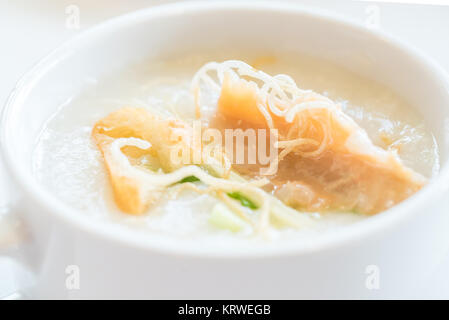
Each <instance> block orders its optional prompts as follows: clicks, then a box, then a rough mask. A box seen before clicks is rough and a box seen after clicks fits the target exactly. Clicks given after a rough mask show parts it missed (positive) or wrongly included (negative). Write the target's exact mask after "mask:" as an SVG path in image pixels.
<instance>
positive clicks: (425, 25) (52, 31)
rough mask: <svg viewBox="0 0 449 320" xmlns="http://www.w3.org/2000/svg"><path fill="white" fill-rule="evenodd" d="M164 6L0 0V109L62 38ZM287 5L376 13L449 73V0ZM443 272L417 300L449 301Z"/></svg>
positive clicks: (2, 266)
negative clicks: (76, 16) (75, 13)
mask: <svg viewBox="0 0 449 320" xmlns="http://www.w3.org/2000/svg"><path fill="white" fill-rule="evenodd" d="M209 1H211V0H209ZM254 1H257V0H254ZM167 2H174V1H172V0H128V1H126V0H114V1H110V0H95V1H92V0H32V1H31V0H0V46H1V47H0V48H1V55H0V57H1V59H0V105H1V106H3V105H4V102H5V100H6V98H7V96H8V94H9V92H10V91H11V90H12V89H13V87H14V84H15V83H16V81H17V80H18V79H19V78H20V76H21V75H23V74H24V73H25V72H26V71H27V70H28V69H29V68H30V67H31V66H33V64H35V63H36V61H38V60H39V59H40V58H42V57H43V56H45V55H46V54H47V53H48V52H49V51H51V50H52V49H54V48H55V47H57V46H58V45H59V44H61V43H62V42H64V41H65V40H67V39H69V38H70V37H72V36H74V35H76V34H77V33H79V32H81V31H83V30H84V29H87V28H89V27H90V26H92V25H94V24H96V23H99V22H101V21H103V20H105V19H108V18H111V17H114V16H117V15H120V14H123V13H126V12H130V11H134V10H137V9H139V8H144V7H148V6H151V5H156V4H160V3H167ZM289 2H296V3H298V4H299V5H303V6H308V7H312V8H317V9H319V10H325V11H330V12H334V13H336V14H338V15H341V16H345V17H346V18H349V19H351V20H353V21H356V22H359V23H362V24H368V23H370V22H372V21H373V20H372V19H373V14H374V15H377V14H378V16H377V17H378V19H375V20H378V22H379V28H381V29H382V30H384V31H386V32H388V33H391V34H393V35H395V36H397V37H399V38H401V39H402V40H404V41H406V42H408V43H410V44H412V45H413V46H415V47H417V48H419V49H420V50H421V51H424V52H425V53H427V54H428V55H429V56H431V57H433V58H434V59H435V60H436V61H437V62H438V63H440V64H441V65H442V66H443V67H444V68H445V69H446V70H449V40H448V39H449V37H448V35H449V1H445V0H438V1H430V2H433V3H447V4H448V5H422V4H391V3H384V2H366V1H349V0H303V1H301V0H296V1H293V0H291V1H289ZM399 2H404V1H399ZM405 2H407V1H405ZM409 2H417V1H409ZM418 2H419V1H418ZM420 2H425V1H420ZM70 5H76V6H77V7H78V8H79V13H80V20H79V22H80V25H79V27H80V28H79V29H73V28H69V27H67V19H68V18H69V16H68V13H67V12H66V10H67V8H68V6H70ZM69 8H70V7H69ZM69 11H70V9H69ZM448 107H449V106H448ZM0 169H2V168H0ZM7 191H8V184H7V182H6V181H5V179H4V176H3V173H2V172H1V170H0V194H2V196H0V205H1V204H2V203H4V201H5V199H2V197H3V198H4V196H5V195H7ZM448 214H449V213H448ZM0 222H1V220H0ZM448 232H449V230H448ZM410 249H411V250H412V248H410ZM4 262H5V260H4V259H3V260H2V258H1V257H0V297H2V296H5V295H7V294H8V293H9V292H11V291H13V290H14V287H15V285H14V281H13V279H12V272H13V271H12V265H11V264H9V263H4ZM447 271H449V254H448V256H447V257H446V259H445V261H442V264H441V266H440V268H439V269H438V270H435V274H434V275H433V276H432V278H431V279H429V284H428V287H427V288H426V289H425V290H424V291H421V292H417V293H416V297H417V298H446V299H449V274H447ZM410 281H413V279H410Z"/></svg>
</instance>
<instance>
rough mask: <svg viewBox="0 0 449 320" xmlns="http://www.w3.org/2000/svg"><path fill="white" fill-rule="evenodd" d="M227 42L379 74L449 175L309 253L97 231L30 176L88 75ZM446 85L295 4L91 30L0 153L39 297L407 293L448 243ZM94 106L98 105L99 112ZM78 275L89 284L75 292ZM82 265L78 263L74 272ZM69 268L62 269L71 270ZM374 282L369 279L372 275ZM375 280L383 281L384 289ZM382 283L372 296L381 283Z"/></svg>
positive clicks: (410, 59) (204, 9) (24, 109)
mask: <svg viewBox="0 0 449 320" xmlns="http://www.w3.org/2000/svg"><path fill="white" fill-rule="evenodd" d="M220 46H222V47H227V46H232V47H235V48H242V49H243V48H245V49H254V50H261V52H264V51H267V50H268V51H273V50H281V51H282V50H288V51H300V52H304V53H307V54H311V55H314V56H318V57H322V58H325V59H328V60H332V61H335V62H336V63H338V64H340V65H343V66H345V67H347V68H348V69H351V70H354V71H355V72H357V73H359V74H362V75H364V76H367V77H369V78H372V79H375V80H377V81H379V82H382V83H384V84H385V85H387V86H389V87H391V88H393V89H394V90H395V91H396V92H397V93H399V94H400V95H402V96H404V97H407V99H409V100H410V101H412V102H413V105H416V107H417V108H418V109H419V110H418V111H419V112H421V114H422V115H423V117H424V120H425V122H426V123H427V125H428V126H429V127H430V128H432V130H433V133H434V134H435V136H436V139H437V142H438V144H439V147H440V156H441V172H440V174H439V175H438V176H437V177H435V178H433V179H432V181H431V182H430V183H429V184H428V185H427V186H426V187H425V188H424V189H423V190H421V191H420V192H418V193H417V194H416V195H414V196H413V197H411V198H410V199H408V200H406V201H404V202H403V203H401V204H399V205H397V206H395V207H394V208H392V209H390V210H387V211H386V212H383V213H381V214H379V215H376V216H375V217H372V218H370V219H367V220H366V221H364V222H361V223H357V224H355V225H353V226H349V227H348V228H345V230H344V231H342V232H340V233H336V234H331V235H326V234H324V235H323V236H322V237H320V238H319V239H317V241H315V242H313V243H312V244H310V243H308V244H304V245H301V244H295V245H281V246H279V247H278V248H274V249H273V248H271V249H267V250H261V249H257V250H254V251H251V252H247V251H244V250H239V248H233V249H232V248H231V249H227V250H212V249H211V248H208V247H207V246H206V247H205V248H198V247H194V246H191V245H189V244H186V243H179V241H175V240H171V241H169V240H166V241H153V240H151V239H150V238H149V237H147V236H145V235H142V234H141V233H137V232H132V230H128V229H125V228H123V227H121V226H119V225H114V224H107V223H99V222H97V221H93V220H92V219H91V218H89V217H88V216H86V215H84V214H82V213H80V212H77V211H76V210H74V209H71V208H69V207H67V206H66V205H64V204H63V203H62V202H60V201H59V200H58V199H57V198H56V197H54V196H53V195H52V194H51V193H50V192H49V191H48V190H46V189H44V188H42V187H41V186H40V185H39V183H38V182H37V181H36V180H35V179H34V177H33V174H32V169H31V157H32V152H33V147H34V145H35V142H36V137H37V136H38V133H39V132H40V130H41V128H42V126H43V124H44V122H45V121H46V120H47V119H48V118H49V117H50V116H51V115H52V114H53V113H54V112H55V111H56V108H57V107H58V106H59V105H60V104H61V102H63V101H65V100H66V99H67V98H68V97H70V96H73V95H74V94H76V93H78V92H80V91H82V89H83V86H85V79H86V77H88V76H95V77H97V76H101V75H105V74H107V73H109V72H112V71H113V70H117V69H120V68H122V67H124V66H126V65H128V64H130V63H132V62H134V61H137V60H141V59H142V58H151V57H157V56H160V55H164V54H171V53H175V52H177V53H179V52H183V51H190V50H192V49H194V48H216V47H220ZM448 106H449V82H448V78H447V76H446V74H445V73H444V72H443V71H442V70H441V69H440V68H439V67H438V66H436V65H435V64H434V63H432V62H430V61H429V59H427V58H426V57H425V56H423V55H422V54H420V53H418V52H416V51H415V50H413V49H412V48H410V47H408V46H406V45H404V44H402V43H401V42H400V41H398V40H396V39H393V38H391V37H389V36H386V35H384V34H381V33H377V32H373V31H369V30H366V29H365V28H364V27H362V26H358V25H354V24H351V23H348V22H345V21H343V20H341V19H339V18H335V17H330V16H327V15H323V14H319V13H313V12H309V11H307V10H304V9H301V8H299V7H296V6H292V5H287V4H282V5H281V4H276V3H273V2H271V3H260V2H258V3H256V2H242V1H240V2H238V3H237V2H222V3H217V2H187V3H178V4H170V5H164V6H161V7H155V8H150V9H147V10H142V11H138V12H135V13H131V14H128V15H125V16H123V17H119V18H116V19H113V20H111V21H109V22H106V23H104V24H102V25H100V26H98V27H95V28H94V29H92V30H89V31H87V32H84V33H82V34H81V35H79V36H78V37H76V38H74V39H73V40H72V41H70V42H68V43H67V44H65V45H63V46H62V47H60V48H59V49H57V50H56V51H54V52H53V53H52V54H50V55H49V56H48V57H47V58H45V59H44V60H43V61H42V62H40V63H39V64H38V65H37V66H36V67H35V68H34V69H33V70H32V71H30V72H29V73H28V74H27V75H26V76H25V77H24V78H23V79H22V80H21V81H20V82H19V84H18V85H17V87H16V89H15V90H14V92H13V93H12V95H11V97H10V99H9V101H8V103H7V105H6V107H5V109H4V112H3V116H2V119H1V148H2V153H3V155H4V160H5V163H6V166H7V169H8V172H9V173H10V174H11V178H12V181H13V182H14V185H15V186H17V193H18V194H19V195H20V199H21V201H19V203H18V206H17V207H16V210H17V211H18V212H19V213H20V214H21V217H22V219H23V220H24V223H25V226H26V228H27V230H28V234H29V235H30V239H31V240H32V243H31V249H30V250H29V251H31V252H32V255H29V258H28V260H27V262H28V263H31V264H32V265H34V269H33V270H35V272H36V285H35V286H34V288H33V290H32V291H30V294H32V295H33V296H35V297H40V298H47V297H58V298H64V297H69V298H95V297H97V298H98V297H100V298H373V297H382V298H390V297H401V298H404V297H408V296H409V295H410V294H412V292H414V290H416V289H418V288H419V286H420V285H421V284H422V282H423V281H425V279H426V276H427V275H429V272H431V271H432V269H433V268H434V267H435V266H436V265H437V264H438V262H439V261H440V259H441V258H442V257H443V255H444V253H445V252H446V251H447V248H448V247H449V236H448V235H449V232H447V230H448V228H449V214H448V212H445V210H447V207H448V204H447V202H448V201H447V198H448V188H449V168H448V156H449V129H448V126H449V107H448ZM93 107H94V106H93ZM69 265H76V266H77V268H78V267H79V271H80V288H79V289H78V290H70V288H72V289H73V286H72V287H71V286H70V285H68V286H67V283H66V280H67V277H70V276H71V272H72V271H71V270H73V269H70V268H68V269H67V266H69ZM75 269H76V268H75ZM66 271H67V273H66ZM373 279H374V280H373ZM377 280H379V281H378V282H377ZM377 283H378V284H379V285H380V286H379V288H377V285H376V284H377Z"/></svg>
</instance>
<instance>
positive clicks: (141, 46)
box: [2, 4, 449, 184]
mask: <svg viewBox="0 0 449 320" xmlns="http://www.w3.org/2000/svg"><path fill="white" fill-rule="evenodd" d="M229 46H231V47H234V48H241V49H242V50H245V51H248V50H258V51H260V52H276V51H280V52H282V51H289V52H301V53H305V54H308V55H313V56H316V57H320V58H324V59H327V60H331V61H333V62H336V63H337V64H339V65H341V66H343V67H345V68H347V69H350V70H352V71H354V72H356V73H358V74H361V75H363V76H366V77H368V78H371V79H374V80H376V81H378V82H380V83H383V84H384V85H386V86H388V87H390V88H392V89H393V90H394V91H396V92H397V93H398V94H399V95H401V96H403V97H405V98H406V99H407V100H409V102H411V104H412V105H413V106H415V107H416V108H417V110H418V112H419V113H420V114H421V115H422V116H423V118H424V120H425V122H426V124H427V125H428V126H429V128H432V130H433V133H434V135H435V137H436V139H437V142H438V145H439V148H440V157H441V164H442V167H444V166H446V164H445V163H446V162H447V159H448V150H449V133H448V126H449V107H448V106H449V93H448V92H449V90H448V88H449V86H448V82H447V81H446V80H445V79H444V78H443V77H444V74H443V73H441V72H440V71H439V69H438V67H435V66H434V65H433V64H430V63H427V62H425V61H426V60H425V59H423V58H422V57H421V56H420V55H419V54H416V53H414V52H412V51H410V50H409V49H408V48H406V47H404V46H403V45H401V44H398V43H397V42H395V41H393V40H391V39H390V38H387V37H384V36H382V35H379V34H376V33H372V32H370V31H368V30H365V29H364V28H363V27H357V26H354V25H352V24H348V23H345V22H342V21H340V20H338V19H331V18H329V17H326V16H323V15H320V14H313V13H310V12H307V11H304V10H301V9H295V8H294V7H290V6H289V7H283V6H270V5H258V6H257V5H237V4H234V5H225V4H221V5H219V4H216V5H205V4H204V5H202V6H198V5H169V6H163V7H159V8H152V9H149V10H143V11H140V12H137V13H132V14H129V15H127V16H125V17H122V18H118V19H114V20H112V21H110V22H107V23H106V24H103V25H101V26H99V27H97V28H95V29H93V30H91V31H88V32H86V33H85V34H82V35H80V36H78V37H77V38H76V39H74V40H73V41H71V42H69V43H67V44H66V45H64V46H63V47H61V48H59V49H58V50H56V51H55V52H54V53H52V54H51V55H50V56H49V57H47V58H46V59H44V60H43V61H42V62H41V63H40V64H39V65H38V66H36V67H35V68H34V69H33V70H32V71H31V72H30V73H29V74H28V75H26V76H25V77H24V78H23V79H22V81H21V82H20V83H19V85H18V87H17V89H16V91H15V92H14V94H13V95H12V97H11V98H10V100H9V103H8V106H7V110H6V112H5V114H4V119H3V121H4V122H3V127H2V131H3V135H2V137H3V143H4V146H3V147H4V148H5V149H6V156H7V157H6V158H7V159H9V160H10V162H13V163H14V168H15V169H16V170H17V172H20V176H21V177H28V179H30V178H32V171H31V170H32V168H31V161H30V160H31V157H32V153H33V148H34V146H35V143H36V137H37V136H38V135H39V132H40V130H41V129H42V126H43V125H44V123H45V122H46V121H47V120H48V119H49V117H51V115H52V114H54V112H55V111H56V110H57V108H58V106H60V105H61V104H62V103H64V102H65V101H67V99H70V97H72V96H74V95H76V94H77V93H79V92H81V91H82V90H83V88H85V87H86V85H87V84H86V79H88V78H90V77H102V76H105V75H107V74H108V73H112V72H114V71H115V70H119V69H121V68H123V67H125V66H126V65H129V64H131V63H135V62H138V61H140V60H142V59H144V58H146V59H151V58H154V59H157V58H158V57H163V56H165V55H172V54H174V53H176V54H182V52H192V51H195V50H197V51H201V50H202V49H207V48H215V49H217V48H218V49H219V48H226V47H229ZM92 108H94V106H92ZM28 182H29V183H31V184H36V182H35V181H31V180H29V181H28Z"/></svg>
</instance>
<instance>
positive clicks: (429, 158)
mask: <svg viewBox="0 0 449 320" xmlns="http://www.w3.org/2000/svg"><path fill="white" fill-rule="evenodd" d="M227 59H240V60H243V61H245V62H247V63H249V64H251V65H253V66H255V67H256V68H260V69H262V70H263V71H265V72H267V73H269V74H273V75H274V74H278V73H285V74H288V75H290V76H291V77H292V78H293V79H294V80H295V81H296V83H297V85H298V87H300V88H303V89H312V90H314V91H316V92H318V93H321V94H323V95H326V96H328V97H329V98H331V99H332V100H334V101H337V102H341V103H342V105H343V109H344V112H345V113H347V114H348V115H349V116H350V117H352V118H353V119H354V120H355V121H356V122H357V123H358V124H359V125H360V126H361V127H362V128H364V129H365V130H366V131H367V133H368V135H369V137H370V138H371V139H372V141H373V142H374V143H375V144H376V145H378V146H380V147H382V148H385V149H388V148H395V149H396V150H397V151H398V154H399V156H400V158H401V159H402V161H403V163H404V164H405V165H406V166H408V167H410V168H412V169H414V170H416V171H417V172H418V173H421V174H422V175H424V176H426V177H429V178H430V177H431V176H432V175H434V174H435V173H436V172H437V171H438V169H439V164H438V149H437V145H436V143H435V140H434V138H433V135H432V133H431V132H430V131H429V129H428V128H426V126H425V124H424V123H423V122H422V120H421V117H420V116H419V114H417V113H416V112H415V111H414V110H413V107H412V106H411V105H409V104H408V102H407V101H406V100H405V99H403V98H401V97H399V96H398V95H396V94H395V93H394V92H392V91H391V90H389V89H388V88H386V87H384V86H382V85H380V84H378V83H375V82H373V81H371V80H368V79H365V78H362V77H359V76H358V75H356V74H354V73H352V72H349V71H347V70H345V69H343V68H341V67H339V66H336V65H334V64H332V63H330V62H327V61H322V60H318V59H316V58H311V57H307V56H303V55H299V54H293V53H292V54H276V55H274V56H270V55H267V56H263V55H254V54H242V53H241V52H239V53H238V54H237V53H228V54H223V53H220V54H217V53H210V54H201V55H197V54H191V55H187V56H184V57H182V58H164V59H163V60H159V61H154V60H152V61H145V62H143V63H139V64H136V65H133V66H130V67H129V68H126V69H125V70H122V71H120V72H117V73H114V74H110V75H108V76H107V77H105V78H101V79H92V78H89V79H86V89H85V90H84V91H83V92H82V93H81V94H79V95H76V96H73V97H69V98H68V99H67V101H66V102H65V103H64V104H62V105H61V106H60V107H59V108H58V111H57V112H56V113H55V114H54V115H53V117H52V118H51V119H49V120H48V121H47V123H46V124H45V126H44V128H43V130H42V133H41V135H40V137H39V139H38V143H37V146H36V149H35V155H34V162H33V167H34V173H35V175H36V178H37V179H38V180H39V181H40V182H41V183H42V184H43V185H44V186H45V187H46V188H47V189H48V190H49V191H50V192H52V193H53V194H54V195H55V196H57V197H58V198H59V199H60V200H62V201H63V202H65V203H66V204H68V205H70V206H71V207H73V208H75V209H79V211H80V214H86V215H89V216H91V218H92V219H93V220H101V221H112V222H113V223H121V224H122V225H123V226H124V227H125V228H128V227H129V228H134V229H135V230H136V232H144V233H148V234H152V235H155V234H157V235H159V236H163V237H165V236H169V237H172V238H173V237H174V238H182V239H204V238H205V237H206V238H207V239H209V240H211V241H212V242H211V243H215V244H216V245H217V244H220V243H222V240H223V239H226V241H229V243H232V242H234V241H245V242H254V241H257V240H255V239H257V237H249V235H250V234H249V233H250V232H251V231H250V230H243V231H241V232H239V233H237V234H234V233H231V232H229V231H224V230H219V229H216V228H214V227H213V226H211V225H210V224H209V223H208V217H209V214H210V211H211V210H212V207H213V206H214V205H215V204H216V203H217V201H218V200H216V199H215V198H212V197H211V196H208V195H198V194H197V193H195V192H193V191H185V192H183V193H182V194H180V196H179V197H178V198H177V199H169V198H168V197H165V198H163V199H161V201H160V203H159V204H158V205H157V206H156V207H155V208H154V209H151V210H150V211H149V212H148V213H147V214H145V215H143V216H132V215H127V214H125V213H122V212H120V211H119V210H118V209H117V207H116V205H115V203H114V201H113V199H112V191H111V187H110V184H109V181H108V177H107V173H106V170H105V168H104V164H103V159H102V157H101V154H100V151H99V150H98V149H97V147H96V146H95V144H94V142H93V141H92V138H91V130H92V126H93V124H94V123H95V122H96V121H97V120H99V119H100V118H102V117H104V116H106V115H107V114H108V113H110V112H112V111H115V110H118V109H120V108H122V107H125V106H129V107H144V108H147V109H150V110H152V112H154V113H156V114H159V115H160V116H162V117H169V116H173V115H177V116H179V117H181V118H183V119H194V116H195V108H194V101H193V98H192V95H191V93H190V90H189V89H190V82H191V80H192V76H193V75H194V74H195V72H196V70H197V69H198V68H200V67H201V66H202V65H203V64H204V63H206V62H208V61H223V60H227ZM309 215H310V216H312V217H313V221H314V223H313V224H312V225H311V226H307V227H305V228H304V229H302V230H293V229H280V230H277V229H276V230H271V233H270V234H271V237H269V238H270V239H282V240H288V241H292V240H299V241H305V240H307V241H310V239H313V237H315V236H318V235H320V234H322V233H323V232H326V233H329V232H338V230H341V229H342V228H344V227H345V226H347V225H348V224H352V223H354V222H357V221H361V220H364V219H366V218H368V216H364V215H361V214H355V213H321V214H319V213H309ZM213 240H217V241H213Z"/></svg>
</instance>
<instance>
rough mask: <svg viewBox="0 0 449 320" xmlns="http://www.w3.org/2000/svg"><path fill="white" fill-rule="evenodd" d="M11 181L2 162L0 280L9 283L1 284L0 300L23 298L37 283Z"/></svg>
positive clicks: (0, 180) (0, 175) (0, 188)
mask: <svg viewBox="0 0 449 320" xmlns="http://www.w3.org/2000/svg"><path fill="white" fill-rule="evenodd" d="M8 181H9V177H8V176H7V174H6V172H5V169H4V167H3V164H2V163H1V162H0V270H2V272H1V273H0V283H3V284H6V285H4V286H0V299H22V298H24V297H25V296H26V294H25V291H26V290H27V289H28V288H29V287H31V286H32V283H33V282H34V272H32V271H31V270H32V268H30V267H29V265H30V263H29V259H28V258H27V256H28V254H27V252H28V251H29V250H28V249H29V248H28V249H27V247H28V245H27V243H28V241H27V232H26V228H25V226H24V223H23V222H22V220H21V218H20V215H19V212H18V208H17V206H16V205H15V203H14V201H13V197H12V196H11V195H12V192H11V189H10V185H9V183H8ZM3 278H5V279H3ZM5 286H6V287H5Z"/></svg>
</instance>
